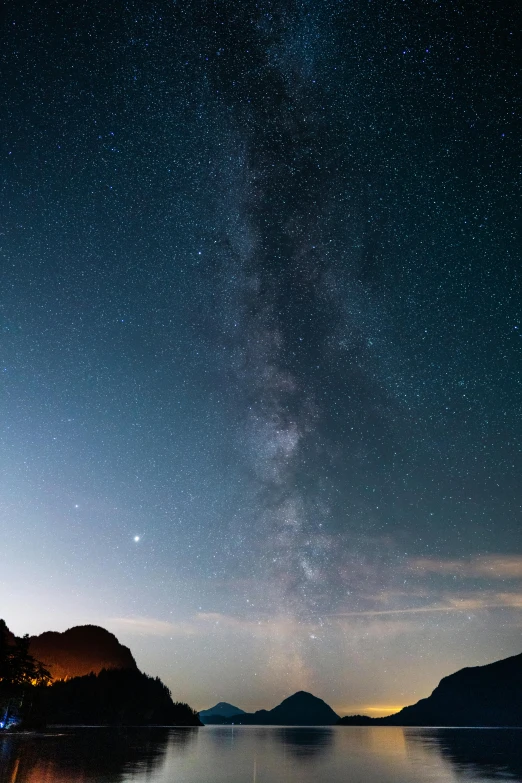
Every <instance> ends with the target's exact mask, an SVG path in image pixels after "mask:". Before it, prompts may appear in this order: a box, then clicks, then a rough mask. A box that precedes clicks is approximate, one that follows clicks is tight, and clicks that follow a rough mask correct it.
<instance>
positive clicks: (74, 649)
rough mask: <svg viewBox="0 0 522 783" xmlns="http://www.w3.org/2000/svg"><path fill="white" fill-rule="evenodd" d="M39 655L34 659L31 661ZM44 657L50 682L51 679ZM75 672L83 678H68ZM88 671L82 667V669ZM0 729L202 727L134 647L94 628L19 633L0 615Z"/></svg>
mask: <svg viewBox="0 0 522 783" xmlns="http://www.w3.org/2000/svg"><path fill="white" fill-rule="evenodd" d="M35 659H36V660H35ZM39 662H45V665H46V667H47V668H48V669H49V670H50V671H51V673H52V675H53V677H54V678H55V681H54V682H53V683H52V684H48V683H49V675H48V672H46V671H45V670H43V669H42V667H41V666H40V664H39ZM77 671H80V672H82V675H83V676H72V675H73V674H74V672H77ZM85 672H87V673H86V674H85ZM0 718H1V723H0V729H3V728H5V727H12V726H20V725H21V726H24V727H26V728H31V727H40V726H45V725H47V724H65V725H80V724H82V725H86V724H87V725H97V726H98V725H120V726H137V725H141V726H143V725H168V726H201V725H203V724H202V723H201V722H200V720H199V718H198V714H197V712H195V711H194V710H192V709H191V708H190V707H189V706H188V705H187V704H184V703H180V702H173V701H172V698H171V694H170V691H169V689H168V688H167V687H166V685H164V684H163V683H162V682H161V680H160V679H159V678H158V677H156V678H153V677H149V676H147V675H146V674H143V673H142V672H140V671H139V669H138V667H137V666H136V662H135V660H134V658H133V657H132V653H131V651H130V650H129V649H128V648H127V647H124V646H123V645H121V644H120V643H119V642H118V640H117V639H116V637H115V636H114V635H113V634H111V633H109V632H108V631H106V630H105V629H104V628H99V627H98V626H94V625H86V626H77V627H75V628H70V629H69V630H68V631H65V632H64V633H54V632H48V633H43V634H41V635H40V636H35V637H32V638H30V637H28V636H25V637H23V638H17V637H15V636H13V634H11V632H10V631H9V630H8V629H7V626H6V625H5V623H4V621H3V620H0Z"/></svg>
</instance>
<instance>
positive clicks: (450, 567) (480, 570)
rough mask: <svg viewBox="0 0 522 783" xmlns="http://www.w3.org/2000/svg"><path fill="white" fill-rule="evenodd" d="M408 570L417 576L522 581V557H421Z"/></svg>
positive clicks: (413, 561)
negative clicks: (440, 575) (456, 558)
mask: <svg viewBox="0 0 522 783" xmlns="http://www.w3.org/2000/svg"><path fill="white" fill-rule="evenodd" d="M407 569H408V570H409V571H413V572H415V573H417V574H442V575H447V576H460V577H468V578H475V579H476V578H489V579H521V578H522V555H478V556H477V557H472V558H468V559H467V560H455V559H443V558H431V557H419V558H416V559H414V560H410V561H409V563H408V565H407Z"/></svg>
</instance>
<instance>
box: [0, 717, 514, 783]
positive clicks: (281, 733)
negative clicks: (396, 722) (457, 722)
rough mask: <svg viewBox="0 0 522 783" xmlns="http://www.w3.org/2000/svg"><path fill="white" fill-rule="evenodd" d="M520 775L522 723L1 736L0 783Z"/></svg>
mask: <svg viewBox="0 0 522 783" xmlns="http://www.w3.org/2000/svg"><path fill="white" fill-rule="evenodd" d="M506 779H507V780H521V779H522V730H517V729H504V730H502V729H413V728H407V729H402V728H395V727H394V728H385V727H379V728H369V727H332V728H329V727H303V728H300V727H268V726H266V727H265V726H259V727H256V726H241V727H228V726H214V727H209V726H207V727H205V728H202V729H199V730H198V729H184V728H178V729H126V730H116V729H99V728H90V729H89V728H84V729H73V730H69V729H66V730H62V731H58V730H56V731H52V732H47V733H43V734H34V735H11V736H5V735H4V736H3V737H1V738H0V783H145V781H147V783H167V782H168V783H172V781H180V782H181V781H182V782H183V783H201V781H206V783H225V782H226V783H250V781H254V783H276V781H277V782H278V783H283V781H284V782H285V783H286V782H288V783H298V782H299V783H316V782H317V781H320V780H325V781H329V783H346V781H347V780H350V783H363V782H364V783H377V781H378V783H424V782H425V783H459V781H468V783H469V782H470V781H471V782H472V783H486V781H495V780H506Z"/></svg>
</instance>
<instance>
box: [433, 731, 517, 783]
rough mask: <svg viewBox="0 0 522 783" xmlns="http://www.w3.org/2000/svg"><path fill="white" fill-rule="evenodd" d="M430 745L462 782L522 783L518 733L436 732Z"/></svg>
mask: <svg viewBox="0 0 522 783" xmlns="http://www.w3.org/2000/svg"><path fill="white" fill-rule="evenodd" d="M431 743H432V744H433V745H434V746H436V747H437V748H438V749H439V750H440V752H441V754H442V756H443V757H444V758H445V759H448V760H449V761H450V762H451V764H452V766H454V768H455V771H456V772H457V773H460V775H462V777H465V778H466V779H469V776H470V774H472V775H481V776H482V777H483V779H484V780H501V779H503V780H505V779H506V777H512V778H515V780H522V729H437V730H436V731H435V732H433V733H432V737H431Z"/></svg>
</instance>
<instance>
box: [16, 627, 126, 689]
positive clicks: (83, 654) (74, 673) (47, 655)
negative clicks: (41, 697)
mask: <svg viewBox="0 0 522 783" xmlns="http://www.w3.org/2000/svg"><path fill="white" fill-rule="evenodd" d="M29 652H30V653H31V655H32V656H33V657H34V658H36V659H37V660H38V661H41V662H42V663H43V664H44V665H45V667H46V668H47V669H48V670H49V672H50V673H51V676H52V677H53V679H54V680H65V679H69V678H71V677H81V676H83V675H84V674H90V673H91V672H94V673H95V674H98V673H99V672H100V671H102V669H132V670H137V668H138V667H137V666H136V661H135V660H134V658H133V655H132V653H131V651H130V650H129V648H128V647H125V646H124V645H123V644H120V642H119V641H118V639H117V638H116V637H115V636H114V634H112V633H110V632H109V631H107V630H105V628H100V627H99V626H97V625H76V626H74V627H73V628H69V629H68V630H67V631H63V633H57V632H56V631H46V632H45V633H42V634H40V635H39V636H32V637H31V641H30V645H29Z"/></svg>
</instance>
